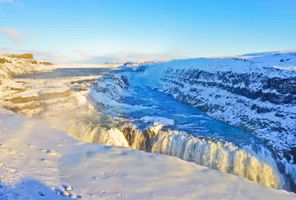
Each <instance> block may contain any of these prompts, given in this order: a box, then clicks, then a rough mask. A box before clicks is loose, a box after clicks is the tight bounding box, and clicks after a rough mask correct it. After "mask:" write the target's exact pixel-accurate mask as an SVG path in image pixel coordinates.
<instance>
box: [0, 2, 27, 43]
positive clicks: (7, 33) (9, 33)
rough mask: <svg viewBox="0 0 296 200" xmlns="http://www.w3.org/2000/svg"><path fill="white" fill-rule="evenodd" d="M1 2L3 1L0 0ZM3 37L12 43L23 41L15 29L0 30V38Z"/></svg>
mask: <svg viewBox="0 0 296 200" xmlns="http://www.w3.org/2000/svg"><path fill="white" fill-rule="evenodd" d="M0 1H3V0H0ZM1 35H3V36H4V37H6V38H7V39H9V40H12V41H13V42H16V43H19V42H21V41H22V40H23V38H22V34H21V32H20V31H19V30H18V29H16V28H1V29H0V36H1Z"/></svg>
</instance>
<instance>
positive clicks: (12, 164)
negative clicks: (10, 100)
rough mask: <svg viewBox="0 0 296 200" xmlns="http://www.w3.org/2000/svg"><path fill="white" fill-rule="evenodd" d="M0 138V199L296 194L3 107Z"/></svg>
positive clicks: (288, 196)
mask: <svg viewBox="0 0 296 200" xmlns="http://www.w3.org/2000/svg"><path fill="white" fill-rule="evenodd" d="M0 141H1V145H0V151H1V154H0V171H1V182H0V198H1V199H8V200H10V199H11V200H12V199H13V200H17V199H34V200H35V199H69V197H72V198H82V199H98V198H104V199H118V198H124V199H221V198H223V199H270V197H271V196H272V197H273V198H274V199H279V200H280V199H283V200H289V199H295V198H296V196H295V194H292V193H288V192H286V191H280V190H275V189H272V188H266V187H264V186H261V185H258V184H256V183H252V182H250V181H247V180H244V179H242V178H239V177H236V176H232V175H229V174H224V173H222V172H219V171H216V170H211V169H208V168H205V167H201V166H198V165H195V164H192V163H188V162H185V161H182V160H180V159H177V158H173V157H168V156H164V155H156V154H149V153H144V152H139V151H133V150H130V149H128V148H118V147H105V146H102V145H97V144H86V143H82V142H78V141H76V140H74V139H73V138H71V137H69V136H67V135H66V134H64V133H63V132H61V131H58V130H56V129H52V128H50V127H49V126H48V125H47V124H45V123H44V122H41V121H36V120H33V119H29V118H24V117H20V116H18V115H16V114H14V113H12V112H10V111H6V110H0ZM63 190H64V192H63ZM67 191H69V192H67ZM63 195H66V196H68V197H66V196H63Z"/></svg>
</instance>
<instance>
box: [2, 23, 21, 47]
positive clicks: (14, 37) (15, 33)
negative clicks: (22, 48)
mask: <svg viewBox="0 0 296 200" xmlns="http://www.w3.org/2000/svg"><path fill="white" fill-rule="evenodd" d="M1 35H2V36H4V37H6V38H7V39H8V40H11V41H13V42H15V43H20V42H22V41H23V36H22V34H21V32H20V31H19V30H18V29H17V28H13V27H8V28H1V29H0V36H1Z"/></svg>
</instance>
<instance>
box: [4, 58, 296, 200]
mask: <svg viewBox="0 0 296 200" xmlns="http://www.w3.org/2000/svg"><path fill="white" fill-rule="evenodd" d="M273 56H274V57H278V58H279V59H280V60H279V61H278V62H277V61H276V59H274V60H272V58H273ZM1 59H2V60H1ZM282 59H284V61H283V60H282ZM233 60H234V61H233ZM244 60H249V61H244ZM0 61H1V63H0V66H1V68H0V151H1V152H0V199H1V200H2V199H3V200H14V199H17V200H23V199H34V200H35V199H69V198H72V199H79V198H80V199H270V198H271V197H272V198H275V199H285V200H286V199H295V198H296V196H295V194H294V193H291V192H289V191H294V188H293V187H294V185H293V184H294V181H295V180H296V179H295V174H296V173H295V164H294V162H293V159H291V158H292V155H293V152H291V150H292V149H293V148H292V147H293V142H290V141H289V143H288V142H285V141H284V139H283V140H281V142H282V143H283V144H275V145H272V144H273V142H274V140H272V139H269V138H268V137H263V136H262V134H263V133H264V132H257V129H254V130H253V129H249V127H247V126H246V127H245V126H244V124H242V125H240V124H237V123H238V122H239V120H237V121H236V123H231V122H229V121H227V120H226V119H224V118H219V117H218V115H215V112H214V111H213V112H210V110H204V109H203V107H201V106H199V104H193V103H192V102H190V101H187V100H186V98H184V97H185V96H189V95H193V96H195V97H196V98H193V99H195V100H197V99H198V98H201V99H202V100H203V101H204V102H211V104H210V103H209V104H210V105H212V103H213V102H215V101H214V99H215V98H214V97H212V96H211V95H210V94H209V95H208V96H206V95H205V96H201V95H204V94H200V92H201V91H199V92H197V91H196V93H195V95H194V94H193V93H190V91H191V88H196V87H199V85H200V87H202V86H203V87H204V88H203V89H201V90H205V91H206V90H207V89H208V92H209V93H210V91H211V90H212V88H216V90H217V91H216V92H217V94H220V95H221V97H220V98H222V99H223V98H225V99H227V97H225V96H227V95H230V97H231V95H236V96H235V97H236V99H232V100H231V102H229V103H227V105H228V106H230V108H228V107H227V109H231V107H232V106H234V105H235V102H234V101H236V100H237V101H238V102H240V100H239V99H240V98H250V97H249V96H244V95H242V94H240V93H238V92H237V93H235V92H234V91H232V90H229V91H228V90H227V88H223V87H222V86H221V87H218V86H217V85H215V84H214V83H216V82H219V80H218V77H216V78H217V79H214V80H212V84H208V85H207V84H204V85H203V84H201V83H200V82H198V81H196V82H191V83H190V84H188V83H187V85H186V87H187V88H185V87H184V86H185V83H183V82H186V81H191V80H194V78H195V77H196V76H192V77H188V78H187V79H188V80H187V79H186V78H185V77H186V76H184V77H183V78H182V76H181V75H182V74H183V75H184V73H186V72H188V74H189V75H190V74H194V73H193V71H194V70H199V67H200V70H202V69H203V70H204V71H208V73H213V74H214V73H218V74H219V73H220V71H219V70H218V68H219V67H217V66H220V64H221V63H223V62H225V63H228V64H229V65H228V64H227V66H229V67H228V69H226V67H225V68H224V69H223V67H221V73H222V72H223V71H227V70H230V71H232V72H233V73H234V74H235V73H237V74H235V75H233V76H234V77H236V76H238V77H239V74H240V73H251V71H252V70H253V71H254V73H255V72H256V73H262V77H263V74H265V75H266V76H267V77H273V76H276V77H281V78H283V77H286V78H287V79H289V80H290V79H291V80H292V79H293V76H294V75H293V74H294V69H295V67H293V66H295V65H293V62H294V63H296V62H295V54H293V53H272V54H262V55H261V54H260V55H246V56H241V57H234V58H215V59H213V58H211V59H210V58H208V59H193V60H183V61H171V62H167V63H156V64H150V65H142V66H139V67H124V68H122V69H116V70H113V67H114V66H107V67H108V68H106V66H101V67H100V68H97V67H93V66H91V67H90V66H80V67H79V66H78V65H75V66H73V67H71V66H69V65H67V66H54V65H48V63H46V62H38V61H36V60H34V59H33V58H31V57H30V56H29V57H28V56H27V55H26V56H21V57H19V56H14V55H0ZM201 61H202V62H201ZM255 61H256V62H255ZM207 62H208V65H205V66H207V67H206V68H205V67H202V66H203V65H204V64H201V63H207ZM220 62H221V63H220ZM245 62H250V63H252V65H251V64H250V66H248V65H244V64H242V63H245ZM219 63H220V64H219ZM238 63H240V64H241V67H240V65H239V64H238ZM254 63H255V64H254ZM260 63H261V64H260ZM214 64H215V65H216V67H215V66H213V65H214ZM230 64H231V65H230ZM269 65H270V66H272V67H270V69H268V66H269ZM211 66H212V67H211ZM221 66H223V65H221ZM225 66H226V64H225ZM236 66H237V67H236ZM111 68H112V69H111ZM235 68H240V69H236V70H235ZM251 69H252V70H251ZM190 70H191V71H190ZM215 70H216V71H215ZM273 70H274V71H273ZM269 71H270V72H273V73H267V72H269ZM40 72H42V73H40ZM181 72H182V73H181ZM33 73H34V74H33ZM229 73H230V72H229ZM26 74H28V75H26ZM272 74H273V75H272ZM221 76H222V77H223V75H221ZM169 77H170V78H169ZM228 79H229V80H231V79H230V78H226V79H225V80H228ZM204 80H208V78H205V77H204ZM209 80H211V79H210V78H209ZM262 80H263V79H262ZM294 80H295V79H294ZM254 81H258V83H257V84H258V85H259V86H258V87H261V86H260V85H261V84H262V83H261V82H260V81H261V80H259V79H258V78H257V79H255V80H254ZM206 82H209V81H206ZM220 82H221V83H222V82H223V81H220ZM251 82H253V81H251ZM290 82H291V81H290ZM290 82H289V83H290ZM181 83H182V84H183V85H182V84H181ZM291 83H292V82H291ZM227 84H228V85H229V87H232V86H231V85H232V82H230V83H227ZM227 84H226V85H227ZM288 85H289V84H288ZM273 87H276V86H273ZM247 88H248V87H247ZM252 88H253V87H252ZM280 88H282V89H283V87H280ZM293 88H294V87H290V89H289V91H286V93H285V94H287V95H286V96H289V95H290V96H291V98H292V100H290V101H289V102H288V103H287V100H281V102H280V103H279V102H278V103H277V106H278V107H276V106H275V107H273V109H281V111H283V112H284V114H285V116H288V117H290V118H291V119H290V118H289V119H286V120H292V118H293V114H295V111H293V108H291V107H290V109H289V107H287V106H290V105H293V104H294V103H295V100H293V98H294V96H293V95H295V91H294V90H293ZM193 91H194V90H193ZM293 91H294V92H293ZM182 95H183V98H181V96H182ZM223 95H224V96H223ZM278 96H279V97H280V98H284V96H285V95H283V96H282V97H281V95H280V94H278ZM230 97H229V98H230ZM211 98H212V99H211ZM277 98H278V97H277ZM291 98H290V99H291ZM207 99H208V101H207ZM288 99H289V98H288ZM251 100H252V99H251ZM251 100H250V101H251ZM255 100H256V101H257V102H258V104H260V105H265V103H266V104H267V103H270V104H276V103H275V102H272V101H267V100H263V99H262V98H261V97H260V98H259V97H258V99H253V100H252V101H255ZM216 101H217V102H218V103H219V98H218V97H216ZM221 102H222V100H221ZM231 103H233V105H232V104H231ZM247 105H248V104H246V105H245V109H247V108H248V107H247ZM221 106H226V104H225V105H224V104H221ZM240 106H241V105H240ZM217 109H218V108H217ZM225 109H226V108H225ZM232 109H234V110H235V109H237V108H236V107H233V108H232ZM8 110H10V111H8ZM251 110H254V109H251ZM12 111H13V112H12ZM224 111H225V110H220V111H218V110H217V111H216V112H217V113H223V112H224ZM286 111H287V112H286ZM229 112H230V111H229V110H227V112H226V111H225V114H227V113H228V114H227V116H228V115H229ZM232 113H233V114H234V115H235V114H236V113H235V112H234V111H233V112H232ZM246 114H248V113H246ZM250 114H252V115H253V117H254V119H257V118H260V116H261V115H260V113H257V114H256V115H255V114H254V113H250ZM23 115H25V116H23ZM263 116H264V117H265V116H266V115H262V116H261V117H263ZM237 117H238V118H239V117H240V116H237ZM255 117H257V118H255ZM278 117H279V116H278ZM233 118H234V117H233ZM279 118H280V117H279ZM264 119H265V118H264ZM268 119H274V120H276V119H277V118H272V117H270V118H268ZM283 121H284V120H282V119H281V121H279V122H280V123H281V122H283ZM286 125H287V126H289V127H290V129H289V130H293V127H294V129H295V126H293V125H289V124H288V121H286ZM294 125H295V124H294ZM283 126H284V125H283ZM272 127H274V126H272ZM272 127H271V128H268V127H265V128H261V129H260V130H261V131H263V130H265V129H266V130H267V131H269V132H271V131H270V130H273V128H272ZM258 129H259V128H258ZM260 133H261V134H260ZM276 133H277V132H275V133H273V134H276ZM287 134H289V135H292V136H293V132H291V133H290V132H289V133H287ZM280 136H281V135H280V134H279V137H280ZM292 136H290V137H292ZM272 138H273V137H272ZM98 143H99V144H98ZM111 146H112V147H111ZM115 146H116V147H115ZM138 150H141V151H138ZM144 151H145V152H144ZM161 154H165V155H161ZM180 158H181V159H180ZM188 161H189V162H188ZM247 179H249V180H247ZM255 182H257V183H259V184H257V183H255ZM266 186H267V187H266ZM275 188H276V189H275Z"/></svg>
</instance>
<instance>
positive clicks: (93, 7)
mask: <svg viewBox="0 0 296 200" xmlns="http://www.w3.org/2000/svg"><path fill="white" fill-rule="evenodd" d="M295 36H296V1H295V0H223V1H222V0H0V51H1V52H33V53H35V54H36V55H37V56H39V57H41V58H45V59H51V60H56V61H58V62H63V61H64V62H70V61H72V62H75V61H80V62H83V61H85V62H86V61H92V62H99V61H100V62H104V61H106V60H108V59H139V60H141V59H142V60H149V59H170V58H181V57H199V56H224V55H239V54H243V53H249V52H261V51H277V50H296V38H295Z"/></svg>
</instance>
